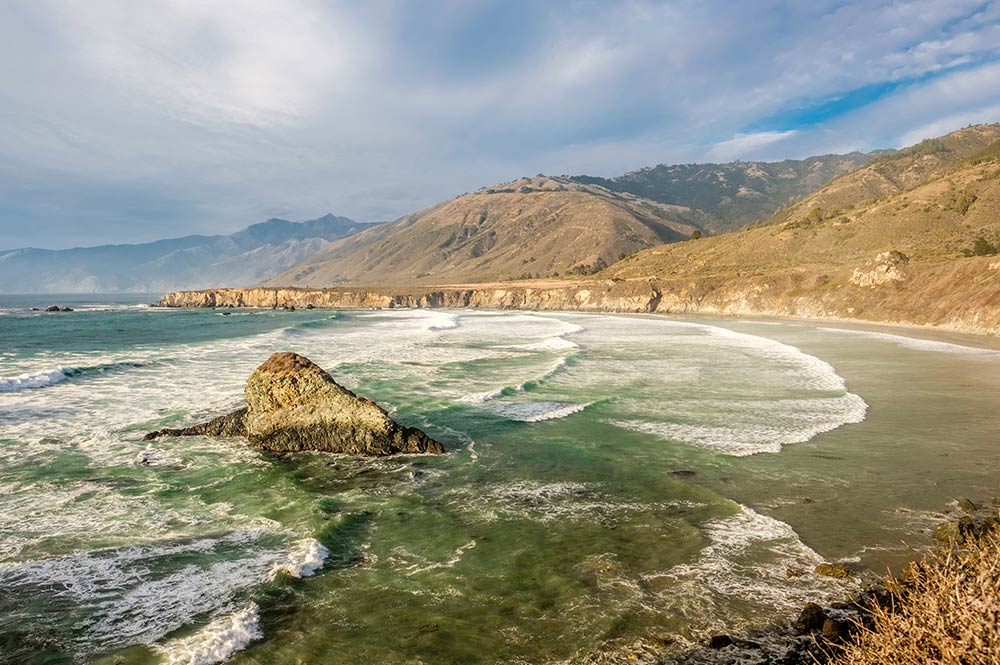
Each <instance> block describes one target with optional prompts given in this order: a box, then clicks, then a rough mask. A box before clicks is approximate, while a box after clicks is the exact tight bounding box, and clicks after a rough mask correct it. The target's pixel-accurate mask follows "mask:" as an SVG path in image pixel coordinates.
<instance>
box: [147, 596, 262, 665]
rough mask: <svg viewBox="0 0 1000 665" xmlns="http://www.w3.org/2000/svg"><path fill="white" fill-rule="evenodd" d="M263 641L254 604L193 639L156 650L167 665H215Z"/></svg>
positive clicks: (157, 647)
mask: <svg viewBox="0 0 1000 665" xmlns="http://www.w3.org/2000/svg"><path fill="white" fill-rule="evenodd" d="M263 637H264V633H263V632H261V629H260V611H259V609H258V607H257V605H256V604H255V603H250V604H249V605H247V606H246V607H244V608H242V609H239V610H237V611H236V612H233V613H232V614H230V615H228V616H224V617H222V618H220V619H216V620H215V621H213V622H212V623H210V624H208V625H207V626H205V627H204V628H202V629H201V630H199V631H198V632H196V633H194V634H193V635H190V636H188V637H184V638H180V639H176V640H170V641H169V642H166V643H164V644H158V645H156V646H155V647H154V649H155V650H156V651H157V652H159V654H160V655H161V656H163V658H164V661H165V662H166V663H167V665H214V664H215V663H221V662H222V661H224V660H228V659H229V658H231V657H232V655H233V654H235V653H236V652H238V651H242V650H243V649H246V648H247V645H249V644H250V643H251V642H253V641H255V640H259V639H262V638H263Z"/></svg>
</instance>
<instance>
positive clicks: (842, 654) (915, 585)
mask: <svg viewBox="0 0 1000 665" xmlns="http://www.w3.org/2000/svg"><path fill="white" fill-rule="evenodd" d="M998 508H1000V500H997V501H994V502H993V505H989V504H987V503H986V502H983V503H981V504H977V503H974V502H973V501H971V500H969V499H962V500H960V501H959V504H958V512H957V513H956V514H955V515H954V516H953V517H952V518H951V519H948V520H947V521H945V522H942V523H941V524H939V525H938V526H937V527H936V528H935V529H934V539H935V540H936V541H937V543H938V549H937V550H936V551H934V552H931V553H930V554H929V555H928V556H926V557H925V558H923V559H921V560H918V561H913V562H912V563H910V565H908V566H907V567H906V568H905V569H903V570H902V571H901V572H900V574H899V575H895V576H887V577H885V578H883V579H881V580H880V581H878V582H877V583H874V584H869V585H867V586H866V587H865V588H864V589H863V590H861V591H860V592H858V593H857V594H855V595H853V596H852V597H850V598H845V599H844V600H843V601H841V602H835V603H826V604H822V605H821V604H818V603H807V604H806V605H805V606H804V607H803V608H802V610H801V612H800V613H799V615H798V616H797V617H796V618H795V620H794V621H792V622H791V623H789V624H776V625H772V626H768V627H766V628H763V629H760V630H758V631H755V632H753V633H750V634H747V635H726V634H720V635H714V636H712V637H711V638H709V639H708V640H707V641H706V642H705V644H704V645H703V646H701V647H698V648H695V649H691V650H688V651H686V652H685V653H683V654H679V655H674V656H672V657H667V658H666V659H657V661H656V662H658V663H670V664H672V665H695V664H704V665H709V664H712V665H717V664H721V663H733V664H735V663H739V664H741V665H765V664H781V665H823V664H825V663H830V664H831V665H855V664H856V663H864V664H865V665H867V664H868V663H882V662H885V663H888V662H914V663H915V662H928V663H930V662H963V663H966V662H967V663H970V664H971V663H977V664H978V663H981V662H982V663H985V662H998V661H995V660H989V657H990V654H993V656H996V657H1000V643H995V642H990V640H995V639H996V638H997V637H998V636H997V627H996V625H997V624H996V620H995V618H994V617H993V616H991V615H990V614H989V612H986V613H984V612H983V611H982V610H983V609H987V608H983V607H980V605H981V604H982V603H981V602H979V601H980V599H977V598H976V596H977V594H978V593H980V592H982V591H983V589H982V588H977V586H982V587H984V588H985V589H987V593H988V592H989V591H988V589H989V588H991V587H993V586H995V582H997V581H1000V575H998V571H1000V567H998V566H997V565H996V562H997V561H1000V550H998V549H997V545H998V544H1000V543H998V541H997V537H998V536H1000V518H998ZM966 549H969V550H971V551H972V552H973V554H974V557H973V562H972V565H971V566H970V565H969V563H968V561H964V562H963V552H964V551H965V550H966ZM956 562H959V564H960V565H957V566H956ZM834 568H836V567H834ZM969 568H982V569H987V577H988V576H990V575H992V579H987V580H986V581H985V582H984V580H983V579H982V577H983V574H982V571H981V570H972V571H970V570H969ZM817 572H819V570H818V569H817ZM845 572H846V571H845ZM970 572H971V573H972V574H970ZM835 573H836V571H834V570H832V569H831V570H827V571H826V574H835ZM976 577H979V578H980V579H978V580H977V579H975V578H976ZM942 582H943V585H944V586H945V587H946V588H945V589H943V590H942V589H938V588H936V587H938V586H941V585H942ZM963 584H968V585H969V588H967V589H962V585H963ZM995 591H996V589H994V593H995ZM942 592H943V593H944V594H946V595H949V596H950V595H954V596H955V598H957V599H958V600H957V601H956V602H959V603H965V605H968V607H966V606H965V605H962V606H961V607H959V608H952V610H953V613H955V614H957V613H959V612H960V611H961V612H965V613H967V616H963V617H961V618H959V617H955V616H953V617H936V616H933V613H934V612H935V611H943V608H941V607H939V606H938V605H936V604H935V603H927V602H926V599H925V598H924V596H926V595H928V594H934V593H942ZM963 598H965V600H963ZM925 605H928V606H926V607H925ZM988 609H989V611H990V612H993V613H994V614H996V612H998V611H1000V610H998V609H997V607H996V606H995V605H994V606H992V607H991V608H988ZM924 615H926V616H924ZM963 622H964V623H965V624H969V625H968V626H966V627H967V628H968V630H970V631H972V632H973V633H976V632H978V633H981V634H982V635H983V637H984V638H986V640H987V642H989V643H988V644H986V645H985V646H983V645H975V644H969V645H964V644H963V642H964V641H966V640H965V639H964V637H963V635H959V634H953V633H954V630H951V631H950V632H949V629H946V628H945V626H947V625H948V624H949V623H950V624H957V625H959V626H961V625H962V624H963ZM896 624H898V626H897V625H896ZM907 628H908V629H909V630H910V631H911V632H913V633H914V635H893V634H886V633H887V630H888V631H889V632H890V633H891V632H892V631H893V630H899V631H900V632H902V631H903V630H905V629H907ZM959 630H961V628H959ZM921 631H923V632H925V633H926V635H917V634H916V633H919V632H921ZM935 631H938V634H936V635H935V634H933V633H934V632H935ZM921 640H922V641H921ZM949 641H952V642H954V643H955V646H954V647H953V648H954V649H956V650H957V651H956V654H957V655H959V656H966V657H965V658H957V659H955V660H947V659H945V658H941V657H939V656H940V655H941V654H937V653H932V651H933V650H935V649H945V648H947V647H946V646H945V645H946V644H947V643H948V642H949ZM966 646H967V648H968V652H966V653H961V650H962V649H965V648H966ZM920 649H925V651H924V652H922V653H921V652H920V651H919V650H920ZM893 650H898V651H899V653H898V654H895V655H898V656H899V659H898V660H896V659H893V660H885V659H884V655H885V653H886V652H888V653H892V651H893ZM904 650H905V651H907V652H908V653H907V654H906V656H908V657H909V658H910V659H909V660H907V659H905V658H904V657H903V651H904ZM880 653H881V656H880ZM980 656H983V657H985V658H986V660H979V659H978V658H979V657H980Z"/></svg>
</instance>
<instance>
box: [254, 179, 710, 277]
mask: <svg viewBox="0 0 1000 665" xmlns="http://www.w3.org/2000/svg"><path fill="white" fill-rule="evenodd" d="M705 221H706V216H705V215H704V214H703V213H700V212H698V211H694V210H691V209H689V208H685V207H680V206H670V205H665V204H661V203H656V202H653V201H648V200H645V199H642V198H639V197H636V196H634V195H632V194H628V193H619V192H612V191H609V190H607V189H605V188H603V187H599V186H596V185H586V184H580V183H577V182H573V181H571V180H569V179H566V178H550V177H544V176H538V177H535V178H522V179H520V180H516V181H514V182H512V183H507V184H504V185H497V186H495V187H488V188H484V189H480V190H478V191H476V192H473V193H471V194H465V195H463V196H459V197H457V198H454V199H451V200H450V201H445V202H443V203H440V204H438V205H436V206H434V207H432V208H428V209H426V210H421V211H419V212H416V213H413V214H410V215H406V216H405V217H402V218H400V219H398V220H396V221H395V222H393V223H391V224H388V225H386V226H383V227H378V228H375V229H372V230H370V231H366V232H364V233H360V234H358V235H357V236H353V237H351V238H347V239H344V240H341V241H339V242H336V243H333V244H331V245H330V246H329V247H327V248H325V249H323V250H322V251H320V252H318V253H317V254H315V255H313V256H310V257H309V258H308V259H306V260H305V261H302V262H301V263H299V264H297V265H295V266H293V267H292V268H290V269H289V270H287V271H286V272H284V273H282V274H280V275H278V276H277V277H275V278H273V279H271V280H270V282H269V283H271V284H280V285H297V286H328V285H334V284H351V283H366V284H396V285H403V284H445V283H450V282H485V281H493V280H508V279H519V278H532V277H535V278H537V277H553V276H566V275H587V274H592V273H594V272H597V271H598V270H600V269H601V268H602V267H604V266H606V265H610V264H611V263H614V262H615V261H617V260H619V259H620V258H621V257H623V256H627V255H629V254H632V253H634V252H637V251H639V250H642V249H646V248H649V247H655V246H658V245H661V244H663V243H669V242H675V241H677V240H682V239H686V238H688V237H689V236H690V235H691V233H692V232H693V231H694V230H695V229H697V228H700V227H701V226H702V225H703V224H704V222H705Z"/></svg>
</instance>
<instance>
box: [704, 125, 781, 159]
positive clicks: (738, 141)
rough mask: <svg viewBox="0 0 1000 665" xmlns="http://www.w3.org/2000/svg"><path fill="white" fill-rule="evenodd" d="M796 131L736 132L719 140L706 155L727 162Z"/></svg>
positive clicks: (749, 153)
mask: <svg viewBox="0 0 1000 665" xmlns="http://www.w3.org/2000/svg"><path fill="white" fill-rule="evenodd" d="M796 134H798V131H796V130H794V129H789V130H786V131H783V132H754V133H752V134H736V135H735V136H733V138H731V139H728V140H726V141H720V142H718V143H716V144H715V145H714V146H712V149H711V150H709V151H708V157H709V158H710V159H714V160H716V161H720V162H729V161H733V160H736V159H741V158H743V157H746V156H748V155H751V154H752V153H753V152H754V151H756V150H759V149H760V148H763V147H766V146H769V145H773V144H775V143H777V142H779V141H783V140H784V139H787V138H789V137H791V136H795V135H796Z"/></svg>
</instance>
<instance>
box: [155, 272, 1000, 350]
mask: <svg viewBox="0 0 1000 665" xmlns="http://www.w3.org/2000/svg"><path fill="white" fill-rule="evenodd" d="M587 286H592V287H593V286H597V287H600V288H603V289H605V292H599V293H597V294H595V293H594V289H593V288H586V287H587ZM647 294H648V295H649V298H650V299H649V300H645V299H643V298H642V297H641V296H638V297H637V296H636V295H632V296H631V297H630V296H628V295H627V294H622V293H614V292H613V291H612V289H611V288H609V287H608V286H607V285H606V284H605V285H602V284H600V283H597V284H594V285H590V284H586V283H577V284H570V285H567V286H563V287H555V288H554V287H552V286H551V284H549V283H546V284H544V285H539V287H537V288H535V287H530V286H523V285H520V286H519V285H513V284H512V285H509V286H499V285H479V287H476V286H472V285H470V286H467V287H461V286H454V287H443V288H432V287H428V288H423V287H414V288H412V289H393V288H387V289H380V288H366V287H342V288H335V287H332V288H324V289H308V288H300V287H247V288H220V289H200V290H192V291H174V292H171V293H167V294H165V295H163V296H161V297H160V299H159V301H158V302H157V303H156V304H155V306H156V307H163V308H169V309H229V308H241V309H265V310H266V309H345V310H372V309H376V310H377V309H452V310H476V309H483V310H495V311H505V310H517V311H550V312H561V313H566V314H574V313H578V314H579V313H591V314H632V315H654V316H667V317H674V318H683V317H690V318H702V317H705V318H718V319H724V320H730V321H747V322H754V321H757V322H760V323H765V324H766V323H787V324H793V325H814V324H824V323H826V324H836V325H838V326H843V329H844V330H849V331H851V330H860V331H867V332H889V333H891V332H892V331H897V332H900V331H909V332H920V333H930V336H931V337H932V338H934V341H943V342H948V341H949V339H947V338H948V337H950V336H959V337H962V338H968V337H974V338H976V339H977V342H978V343H977V344H975V345H971V346H973V347H974V348H982V349H985V350H996V351H1000V327H997V326H973V325H969V324H966V323H963V324H961V325H956V324H953V323H930V322H915V321H908V320H879V319H870V318H861V317H852V316H841V315H837V314H833V313H808V314H792V313H788V312H780V311H766V310H760V309H751V308H742V309H739V310H735V311H734V310H731V309H724V310H720V309H717V308H715V307H706V308H700V307H692V306H689V305H685V306H684V307H680V308H676V309H674V308H673V307H670V306H664V305H663V302H662V294H661V299H660V300H655V296H654V295H653V294H652V293H649V292H647ZM595 295H596V298H595V297H594V296H595ZM567 296H571V297H567ZM987 340H990V342H987V343H983V342H986V341H987ZM993 340H995V341H993Z"/></svg>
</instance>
